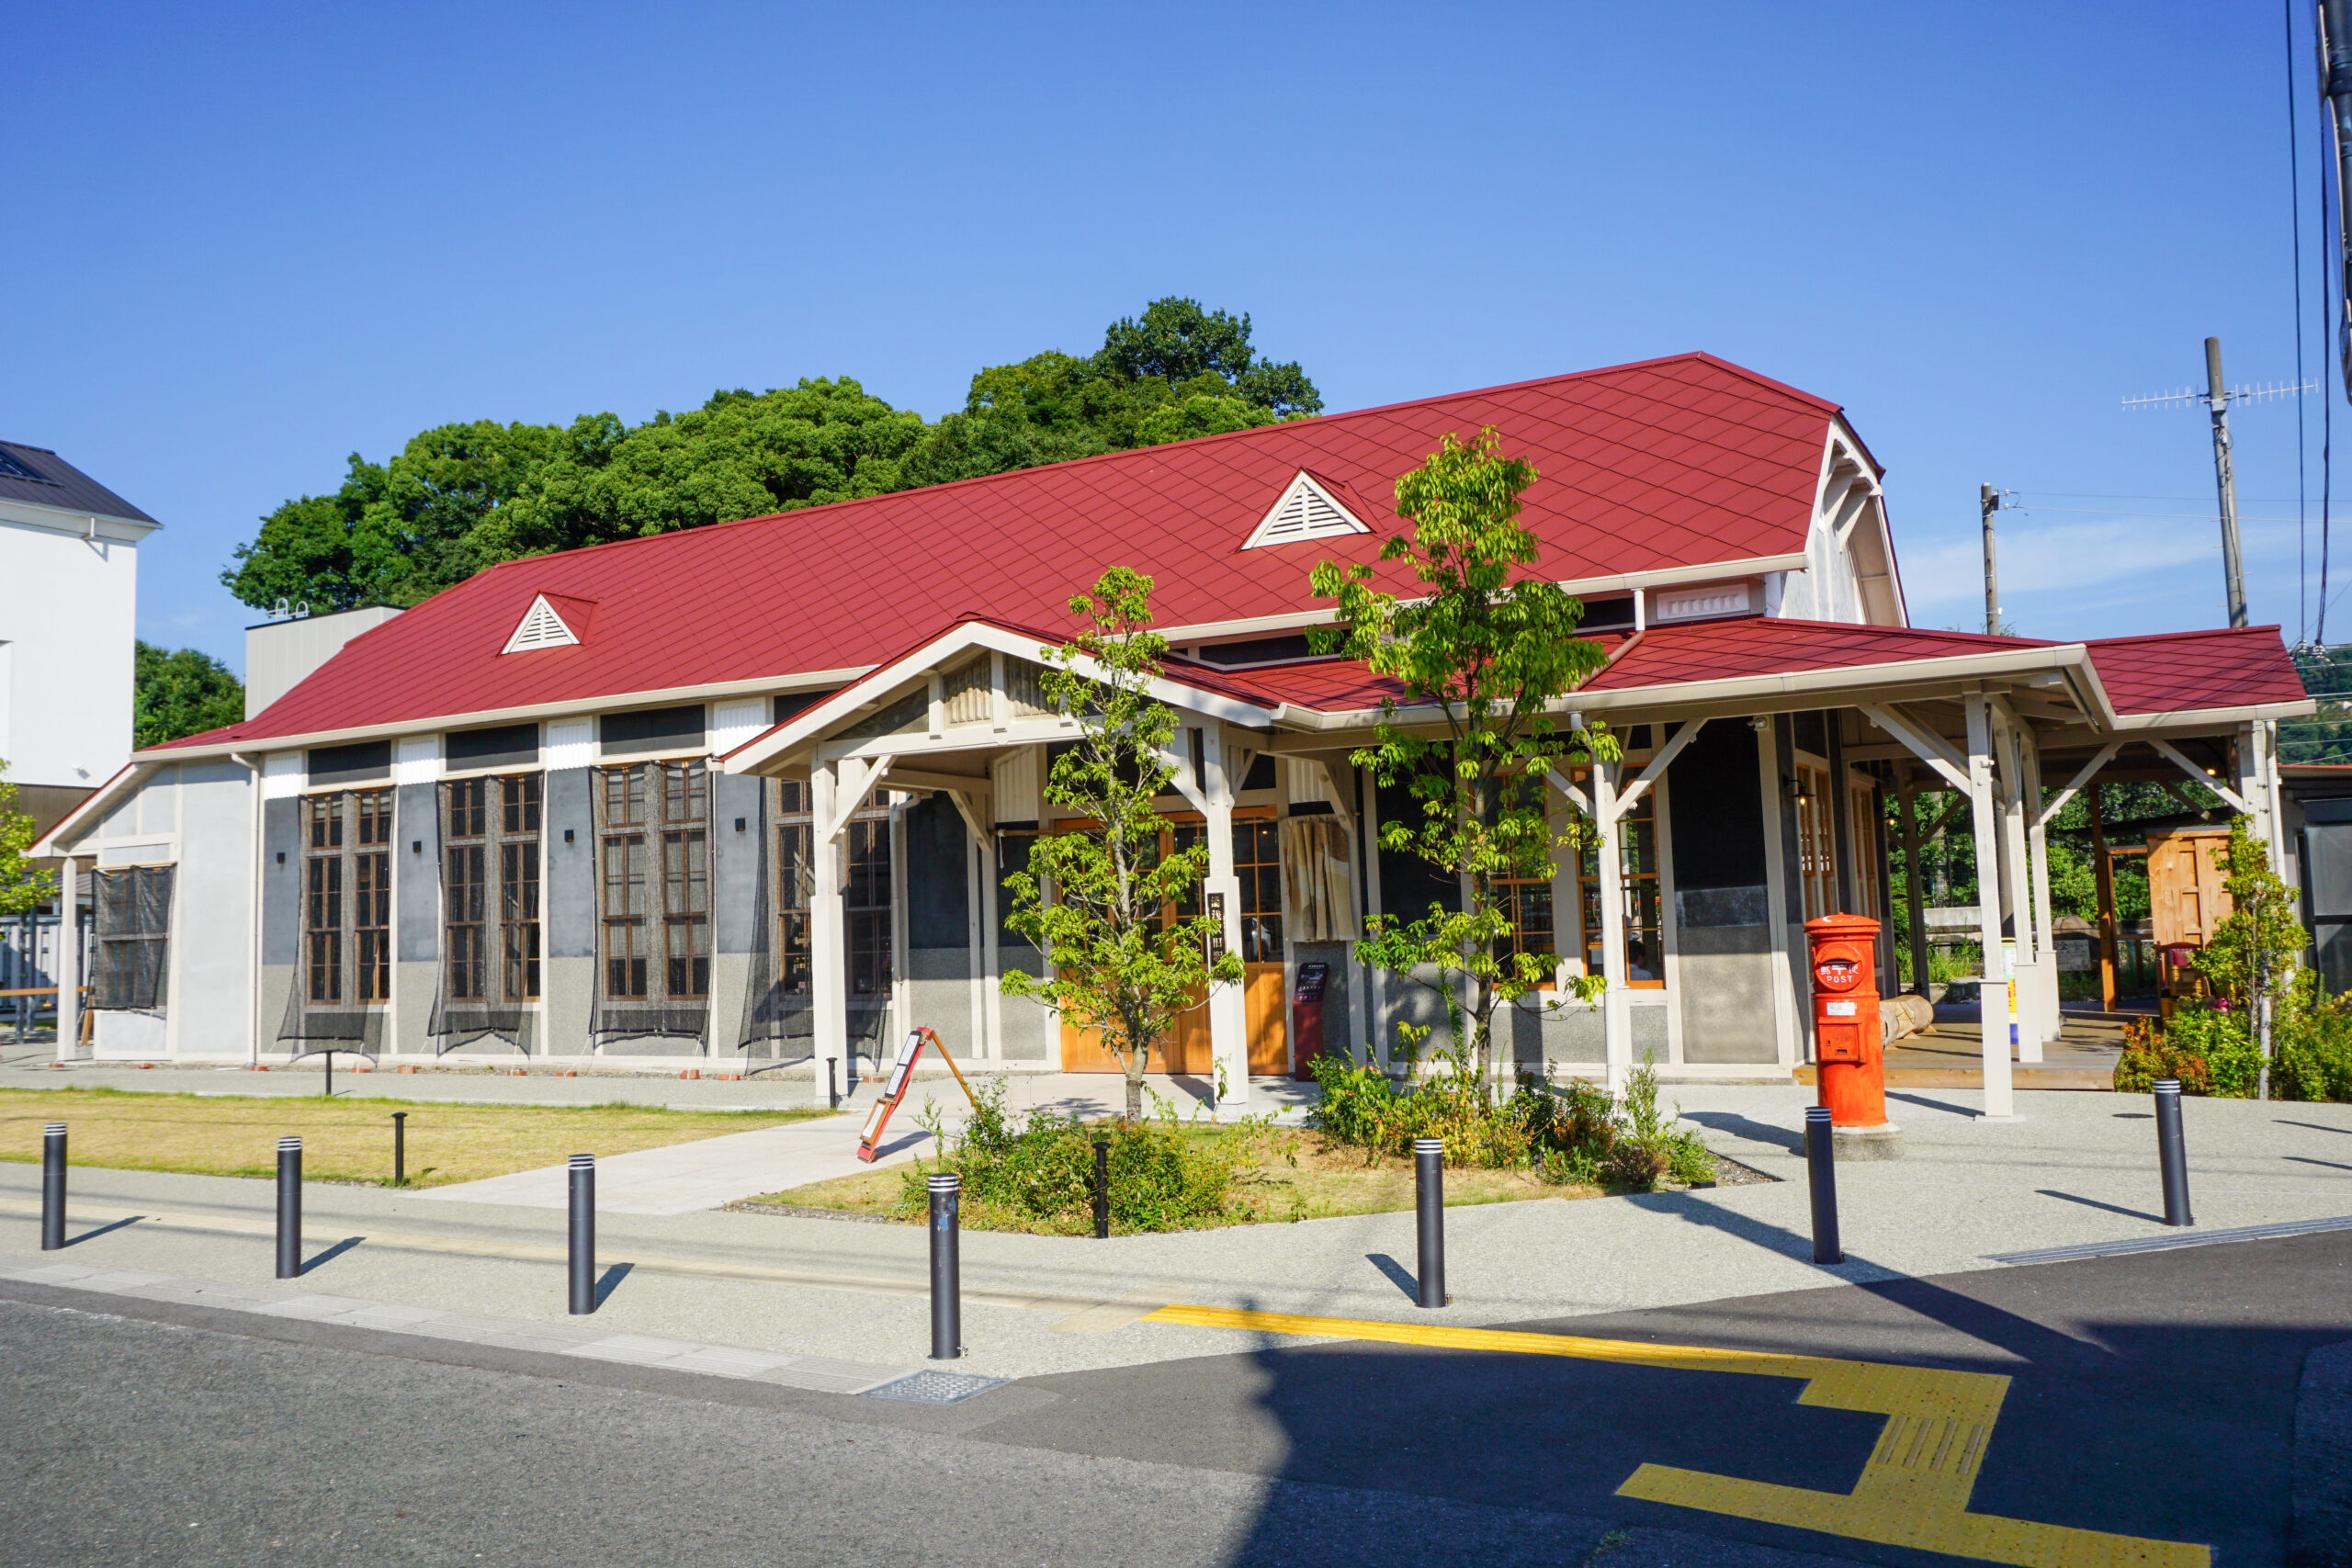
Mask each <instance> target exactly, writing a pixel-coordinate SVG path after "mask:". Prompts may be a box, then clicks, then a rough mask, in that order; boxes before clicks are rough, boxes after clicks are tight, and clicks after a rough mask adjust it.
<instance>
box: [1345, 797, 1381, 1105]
mask: <svg viewBox="0 0 2352 1568" xmlns="http://www.w3.org/2000/svg"><path fill="white" fill-rule="evenodd" d="M1358 774H1359V776H1360V777H1362V778H1363V859H1364V865H1363V907H1364V911H1365V916H1366V923H1365V927H1364V934H1365V935H1367V936H1369V935H1371V934H1372V927H1371V924H1370V922H1371V920H1373V919H1378V918H1379V916H1380V914H1381V908H1380V781H1379V780H1378V779H1376V778H1374V776H1373V771H1372V770H1371V769H1370V768H1363V769H1359V770H1358ZM1353 967H1355V968H1357V969H1360V970H1362V971H1363V976H1364V988H1365V989H1366V990H1367V991H1368V992H1369V993H1370V1000H1369V1001H1367V1002H1366V1003H1365V1008H1366V1013H1365V1018H1366V1021H1367V1027H1368V1028H1369V1029H1370V1030H1371V1034H1370V1036H1369V1040H1368V1044H1369V1046H1370V1049H1371V1053H1372V1059H1373V1060H1374V1061H1375V1062H1377V1063H1379V1064H1380V1070H1381V1071H1382V1072H1384V1073H1385V1072H1386V1071H1387V1070H1388V980H1387V976H1386V975H1385V972H1384V971H1382V970H1378V969H1374V968H1372V967H1370V966H1369V965H1367V964H1355V965H1353Z"/></svg>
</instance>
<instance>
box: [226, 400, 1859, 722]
mask: <svg viewBox="0 0 2352 1568" xmlns="http://www.w3.org/2000/svg"><path fill="white" fill-rule="evenodd" d="M1836 412H1837V406H1836V405H1835V404H1833V403H1830V402H1827V401H1826V400H1823V399H1820V398H1816V397H1814V396H1812V395H1810V394H1808V393H1805V392H1800V391H1798V390H1796V389H1793V388H1791V387H1786V386H1783V385H1781V383H1779V382H1777V381H1772V380H1770V379H1768V378H1764V377H1762V376H1758V375H1757V374H1755V373H1754V372H1752V371H1748V370H1744V369H1741V368H1740V367H1737V366H1735V365H1730V364H1726V363H1725V362H1724V361H1722V360H1719V359H1714V358H1712V357H1710V356H1708V355H1679V356H1677V357H1674V358H1669V359H1660V360H1652V361H1648V362H1645V363H1642V364H1637V365H1624V366H1618V367H1612V368H1610V369H1604V370H1591V371H1585V372H1582V373H1579V374H1577V375H1573V376H1559V377H1553V378H1548V379H1545V380H1540V381H1528V382H1522V383H1520V384H1518V385H1516V386H1509V387H1497V388H1491V389H1487V390H1484V391H1476V392H1464V393H1459V394H1456V395H1454V396H1451V397H1443V398H1431V399H1428V400H1422V401H1419V402H1411V403H1399V404H1396V405H1393V406H1390V407H1387V408H1379V409H1368V410H1364V411H1363V412H1356V413H1347V414H1335V415H1331V416H1329V417H1325V418H1320V419H1308V420H1299V421H1295V422H1292V423H1285V424H1278V425H1270V426H1266V427H1264V428H1261V429H1258V430H1249V431H1239V432H1236V433H1233V434H1227V435H1214V436H1206V437H1203V438H1201V439H1199V440H1194V441H1186V442H1179V443H1177V444H1175V445H1172V446H1154V447H1147V448H1145V449H1143V450H1140V451H1136V452H1120V453H1114V454H1112V455H1110V456H1107V457H1090V458H1085V459H1082V460H1080V461H1078V462H1072V463H1060V464H1055V465H1053V466H1051V467H1047V468H1029V469H1024V470H1022V471H1020V472H1017V473H1010V474H998V475H994V476H991V477H989V478H987V479H967V480H964V481H962V482H960V483H956V484H952V485H941V486H937V487H934V488H933V489H929V490H919V491H901V492H899V493H897V494H893V495H883V496H874V497H870V498H867V499H865V500H860V501H848V502H838V503H836V504H834V505H831V506H823V507H812V508H809V509H807V510H804V511H799V512H792V513H784V514H782V515H779V516H775V517H764V518H754V519H750V520H747V521H744V522H741V523H729V524H720V525H714V526H710V527H704V528H694V529H688V530H685V531H683V532H680V533H675V534H666V535H662V536H656V537H653V538H649V539H638V540H630V541H627V542H624V543H620V544H614V545H603V546H598V547H594V548H589V549H582V550H572V551H568V552H564V553H562V554H558V555H551V556H540V557H535V558H530V559H527V560H520V561H509V562H506V563H504V564H503V565H500V566H497V567H493V568H492V569H490V570H487V571H484V572H481V574H479V575H477V576H475V577H473V578H471V579H469V580H468V581H465V582H462V583H459V584H458V586H456V587H454V588H451V589H449V590H447V592H443V593H440V594H438V595H436V596H435V597H434V598H433V599H431V600H428V601H427V602H425V603H424V604H421V605H418V606H417V607H416V608H414V609H413V610H410V611H408V612H407V613H406V614H404V615H400V616H397V617H396V618H394V619H392V620H390V621H388V622H386V623H385V624H384V625H382V626H377V627H374V628H372V629H370V630H368V631H367V632H364V633H362V634H361V635H359V636H358V637H354V638H352V639H351V641H350V642H349V643H347V644H346V645H345V647H344V649H343V650H342V651H341V652H340V653H338V654H336V655H335V657H334V659H332V660H329V661H328V662H327V663H326V664H325V665H324V666H323V667H322V668H321V669H320V670H319V671H317V672H316V673H314V674H312V675H311V677H310V678H309V679H308V680H306V681H304V682H301V683H300V684H299V685H297V686H296V687H295V688H294V689H293V690H292V691H291V692H288V694H286V695H285V696H283V697H281V698H279V699H278V700H277V702H276V703H274V704H272V705H270V706H269V707H268V708H267V709H266V711H264V712H263V713H261V714H259V715H257V716H255V717H254V718H252V719H249V720H247V721H245V722H244V723H243V724H239V725H235V726H232V727H231V728H229V729H228V730H227V731H223V732H216V733H214V734H212V735H210V736H208V737H205V738H204V739H208V740H210V741H215V742H218V741H220V740H224V739H240V740H249V739H259V738H266V737H272V736H295V735H311V734H319V733H323V732H330V731H336V730H347V729H356V728H365V727H371V726H390V725H397V724H409V723H417V724H424V723H429V722H430V721H433V720H435V719H438V718H442V717H446V716H453V715H459V714H476V713H488V712H494V711H498V710H502V709H509V708H522V707H530V706H536V705H560V704H569V703H578V704H582V705H587V704H593V703H595V702H597V701H600V700H605V699H610V698H614V697H618V696H624V695H627V694H634V693H640V692H660V691H674V690H681V689H692V688H696V687H704V686H710V685H716V684H719V683H722V682H738V681H741V682H752V681H765V680H782V679H786V678H788V677H793V676H801V675H807V674H810V673H814V672H817V671H836V670H850V669H862V668H865V667H866V666H869V665H872V664H875V663H876V662H878V661H880V660H883V659H885V658H887V657H888V656H889V655H890V654H891V653H892V652H893V651H894V650H895V649H900V648H903V647H905V646H907V645H909V644H910V643H911V642H913V641H915V640H916V639H918V638H919V637H922V636H923V635H925V634H927V633H928V632H930V631H931V630H933V629H934V628H936V627H938V626H942V625H944V624H946V623H948V622H950V621H951V620H953V619H954V618H955V617H956V615H957V613H958V612H961V611H964V610H966V609H967V608H969V607H972V606H975V605H985V606H987V607H988V610H989V614H990V618H992V619H993V618H997V617H1000V616H1001V617H1008V618H1010V619H1012V620H1013V621H1016V622H1028V623H1031V624H1041V625H1060V624H1062V623H1063V621H1064V620H1065V619H1066V616H1067V612H1066V610H1065V608H1064V605H1065V601H1067V599H1068V598H1069V594H1070V593H1071V592H1074V591H1076V590H1078V589H1080V588H1083V587H1085V586H1086V585H1088V584H1089V583H1091V582H1092V581H1093V580H1094V578H1095V577H1096V575H1097V574H1099V573H1100V572H1101V571H1102V570H1103V568H1104V567H1106V566H1111V565H1114V564H1120V565H1126V566H1132V567H1134V568H1136V570H1141V571H1146V572H1148V573H1150V574H1151V575H1152V576H1153V577H1154V578H1155V579H1156V580H1157V586H1156V588H1155V591H1154V594H1153V609H1154V611H1155V613H1156V615H1157V616H1158V618H1159V622H1160V624H1161V625H1163V626H1201V625H1207V624H1211V623H1217V622H1226V621H1236V620H1245V619H1250V618H1253V617H1261V616H1276V615H1292V614H1297V613H1300V612H1305V611H1309V610H1312V609H1314V608H1317V605H1316V603H1315V601H1314V600H1313V599H1312V597H1311V596H1310V595H1309V593H1308V592H1307V586H1306V578H1307V572H1308V570H1309V569H1310V568H1311V567H1312V566H1313V565H1314V563H1315V562H1316V561H1317V560H1320V559H1323V558H1334V559H1339V560H1342V561H1363V562H1367V563H1371V562H1374V561H1375V560H1376V558H1377V556H1378V554H1379V549H1380V546H1381V543H1382V541H1383V539H1384V538H1385V535H1386V531H1387V530H1389V529H1392V528H1394V527H1395V526H1396V525H1397V517H1396V513H1395V510H1394V498H1395V493H1396V492H1395V483H1396V479H1397V476H1398V475H1400V474H1402V473H1404V472H1405V471H1406V470H1408V469H1409V468H1412V467H1414V466H1415V465H1417V464H1418V463H1419V462H1420V461H1421V459H1422V458H1423V457H1426V456H1428V454H1429V453H1430V452H1431V451H1433V450H1434V449H1435V448H1436V446H1437V444H1438V440H1439V437H1441V436H1442V435H1444V434H1447V433H1449V432H1453V433H1457V434H1463V435H1465V436H1467V435H1470V434H1475V433H1476V431H1477V430H1478V429H1479V428H1480V427H1481V426H1486V425H1491V426H1493V427H1494V428H1495V429H1496V430H1497V431H1498V432H1499V433H1500V434H1501V437H1502V440H1503V444H1504V446H1505V447H1506V448H1507V449H1508V450H1509V451H1510V452H1512V453H1513V454H1515V455H1518V456H1521V457H1526V458H1527V459H1529V460H1530V461H1531V462H1532V463H1533V464H1534V466H1535V468H1536V469H1537V471H1538V472H1539V474H1540V475H1541V476H1542V477H1541V478H1540V479H1538V481H1537V482H1536V483H1535V485H1534V486H1533V487H1532V489H1530V490H1529V491H1528V492H1527V497H1526V511H1525V513H1524V516H1525V518H1526V520H1527V521H1528V523H1529V524H1530V525H1531V526H1532V527H1533V529H1534V531H1535V533H1536V534H1537V536H1539V537H1540V538H1541V539H1542V540H1543V541H1544V554H1543V557H1542V559H1541V562H1540V570H1542V571H1543V572H1544V574H1545V575H1547V576H1550V577H1552V578H1555V579H1556V580H1559V581H1578V580H1583V579H1591V578H1598V577H1609V576H1614V575H1618V574H1621V573H1629V572H1645V571H1656V570H1665V569H1669V568H1676V567H1691V566H1704V565H1710V564H1714V563H1732V562H1738V561H1747V560H1753V559H1756V558H1759V557H1767V556H1774V555H1783V554H1793V553H1795V552H1797V551H1800V550H1802V549H1803V548H1804V540H1805V531H1806V528H1807V525H1808V524H1809V522H1810V520H1811V517H1812V513H1813V507H1814V502H1815V487H1816V485H1817V483H1818V481H1819V479H1820V471H1821V463H1822V456H1823V451H1824V446H1825V443H1826V440H1827V437H1828V430H1829V422H1830V420H1831V418H1832V416H1834V415H1835V414H1836ZM1301 468H1306V469H1309V470H1311V471H1313V472H1314V473H1315V474H1317V476H1319V477H1320V478H1321V479H1323V480H1324V481H1325V482H1326V483H1327V484H1329V486H1330V487H1331V488H1332V489H1333V490H1334V491H1335V492H1338V493H1341V494H1344V495H1345V496H1346V497H1347V499H1348V501H1349V502H1350V504H1351V506H1356V507H1360V508H1361V513H1362V515H1363V521H1364V522H1365V523H1367V524H1369V525H1371V526H1372V528H1373V529H1374V532H1373V533H1372V534H1371V535H1368V536H1353V537H1341V538H1331V539H1319V540H1315V541H1312V542H1311V543H1302V544H1295V545H1283V546H1274V547H1266V548H1261V549H1255V550H1249V551H1244V550H1243V549H1242V548H1241V544H1242V542H1243V540H1245V539H1246V538H1248V537H1249V536H1250V532H1251V531H1252V529H1254V528H1255V527H1256V525H1257V524H1258V522H1259V521H1260V520H1261V518H1262V517H1263V516H1264V514H1265V513H1266V512H1267V510H1268V509H1269V508H1271V507H1272V505H1273V503H1274V502H1275V501H1276V500H1277V499H1278V498H1279V497H1280V496H1281V494H1282V493H1283V491H1284V490H1285V489H1286V488H1288V486H1289V485H1290V483H1291V481H1292V479H1295V477H1296V476H1297V473H1298V471H1299V470H1300V469H1301ZM1379 571H1380V581H1382V582H1383V584H1384V585H1385V586H1387V587H1390V588H1392V589H1395V590H1397V591H1404V590H1406V589H1408V585H1409V580H1408V577H1407V576H1406V574H1405V573H1404V572H1403V570H1401V569H1400V568H1398V567H1397V566H1394V565H1387V566H1383V567H1381V568H1380V569H1379ZM541 593H545V594H548V595H549V596H550V598H554V597H556V596H559V595H560V596H563V597H566V598H571V599H585V600H593V601H594V602H595V614H594V624H593V626H590V627H589V628H588V629H587V630H585V631H584V632H583V633H582V642H581V645H580V646H579V647H576V648H553V649H534V650H532V651H530V652H526V653H516V654H507V655H503V656H502V655H501V653H500V652H499V650H500V649H503V647H504V646H505V645H506V640H507V638H508V637H509V636H510V635H511V634H512V633H513V632H514V630H515V625H516V623H517V622H519V621H520V620H521V619H522V617H523V615H524V614H525V613H526V611H527V610H528V609H529V608H530V605H531V601H532V599H533V598H534V597H535V596H537V595H538V594H541ZM569 618H570V617H569V616H568V615H567V619H569Z"/></svg>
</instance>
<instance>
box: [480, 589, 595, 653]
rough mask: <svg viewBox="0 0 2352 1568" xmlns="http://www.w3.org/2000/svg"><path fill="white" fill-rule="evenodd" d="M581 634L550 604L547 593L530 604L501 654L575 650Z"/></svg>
mask: <svg viewBox="0 0 2352 1568" xmlns="http://www.w3.org/2000/svg"><path fill="white" fill-rule="evenodd" d="M579 642H580V634H579V633H578V632H576V631H574V630H573V629H572V628H571V623H570V622H568V621H566V620H565V619H564V618H563V612H561V611H560V610H558V609H557V608H556V607H555V605H554V604H550V603H548V596H547V595H546V594H544V593H542V594H540V595H539V596H538V597H537V598H536V599H533V600H532V601H531V607H530V609H529V610H527V611H526V612H525V613H524V615H523V619H522V620H521V621H520V622H519V623H518V624H517V625H516V626H515V635H514V636H513V637H508V638H507V639H506V646H505V647H504V648H502V649H499V650H498V651H499V652H501V653H528V652H530V651H531V650H532V649H536V648H575V647H577V646H579Z"/></svg>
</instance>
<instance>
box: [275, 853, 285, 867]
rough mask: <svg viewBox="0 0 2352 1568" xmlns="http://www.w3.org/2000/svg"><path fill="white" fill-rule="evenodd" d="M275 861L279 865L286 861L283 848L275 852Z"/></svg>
mask: <svg viewBox="0 0 2352 1568" xmlns="http://www.w3.org/2000/svg"><path fill="white" fill-rule="evenodd" d="M277 863H278V864H280V865H284V864H285V863H286V852H285V851H284V850H280V851H278V852H277Z"/></svg>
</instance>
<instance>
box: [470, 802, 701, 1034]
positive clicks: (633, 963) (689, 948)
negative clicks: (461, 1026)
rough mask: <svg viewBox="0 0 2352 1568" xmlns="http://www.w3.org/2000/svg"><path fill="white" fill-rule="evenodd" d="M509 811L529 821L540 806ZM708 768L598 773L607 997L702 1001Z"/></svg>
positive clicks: (517, 806)
mask: <svg viewBox="0 0 2352 1568" xmlns="http://www.w3.org/2000/svg"><path fill="white" fill-rule="evenodd" d="M509 808H511V809H513V810H515V812H517V813H518V814H521V815H522V816H523V817H526V818H529V819H532V820H536V819H537V814H538V802H537V798H536V796H534V797H533V798H531V799H529V800H527V801H524V800H517V801H515V802H512V803H510V807H509ZM709 816H710V778H709V773H708V770H707V768H706V767H705V765H704V764H703V763H701V762H700V761H693V762H640V763H636V764H633V765H630V766H627V767H617V768H607V769H605V772H604V786H603V795H602V810H601V812H600V817H601V823H600V843H599V848H598V853H599V856H600V876H599V901H600V904H601V916H602V919H603V924H604V954H605V999H606V1000H607V1001H613V1002H668V1001H678V1002H686V1003H692V1004H700V1003H702V1002H704V1001H706V1000H707V998H709V995H710V948H711V933H710V831H709V829H710V822H709ZM534 942H535V945H534V947H533V950H532V951H533V957H532V960H531V962H532V963H533V964H534V965H536V962H537V959H536V953H537V948H536V938H535V939H534Z"/></svg>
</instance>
